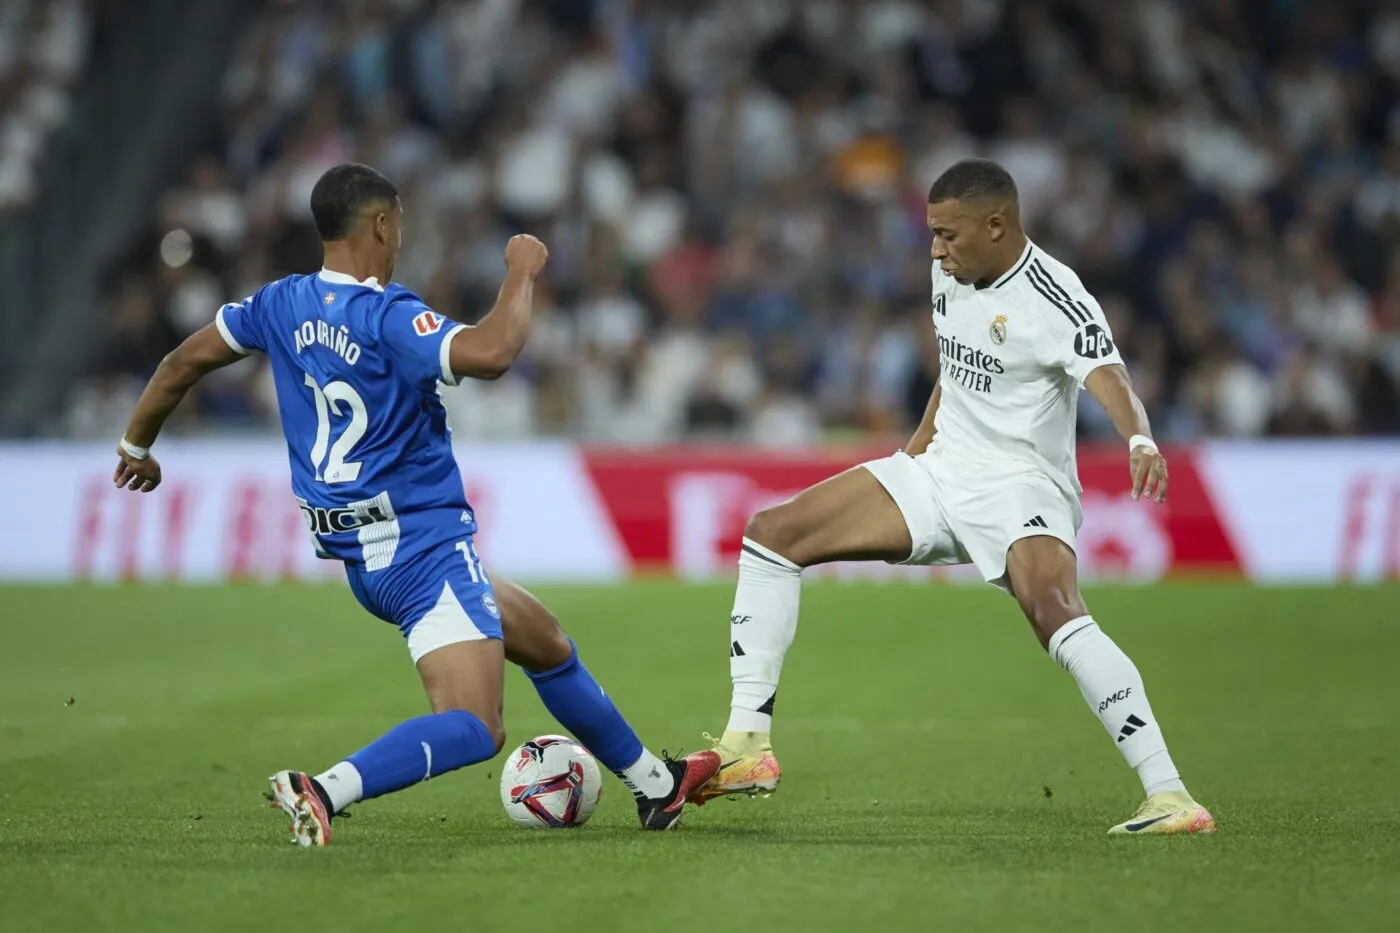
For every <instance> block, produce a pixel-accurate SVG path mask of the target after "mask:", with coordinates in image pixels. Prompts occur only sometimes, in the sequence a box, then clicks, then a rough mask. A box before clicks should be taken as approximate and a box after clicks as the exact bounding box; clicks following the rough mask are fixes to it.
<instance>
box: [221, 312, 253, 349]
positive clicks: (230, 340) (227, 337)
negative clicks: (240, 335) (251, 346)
mask: <svg viewBox="0 0 1400 933" xmlns="http://www.w3.org/2000/svg"><path fill="white" fill-rule="evenodd" d="M227 307H228V305H224V306H223V308H220V309H219V313H218V314H215V315H214V326H215V327H217V328H218V329H219V336H220V337H222V338H224V343H226V344H228V348H229V349H230V350H232V351H233V352H234V353H241V354H242V355H243V356H247V355H248V348H247V347H245V346H243V344H241V343H239V342H238V340H237V339H236V338H235V337H234V336H233V331H231V330H229V329H228V324H227V323H225V321H224V308H227Z"/></svg>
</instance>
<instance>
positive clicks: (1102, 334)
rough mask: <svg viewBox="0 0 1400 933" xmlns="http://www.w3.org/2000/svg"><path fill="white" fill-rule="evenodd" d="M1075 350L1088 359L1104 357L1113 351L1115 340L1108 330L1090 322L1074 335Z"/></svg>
mask: <svg viewBox="0 0 1400 933" xmlns="http://www.w3.org/2000/svg"><path fill="white" fill-rule="evenodd" d="M1074 352H1075V353H1078V354H1079V355H1080V356H1082V357H1084V358H1085V359H1087V360H1099V359H1103V358H1104V357H1105V356H1108V355H1109V354H1111V353H1112V352H1113V341H1112V340H1110V339H1109V336H1108V332H1107V331H1105V330H1104V329H1103V328H1102V327H1100V326H1099V325H1098V324H1095V323H1093V322H1090V323H1088V324H1085V325H1084V327H1083V328H1081V329H1080V331H1079V333H1077V334H1075V335H1074Z"/></svg>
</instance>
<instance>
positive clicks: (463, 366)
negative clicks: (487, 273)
mask: <svg viewBox="0 0 1400 933" xmlns="http://www.w3.org/2000/svg"><path fill="white" fill-rule="evenodd" d="M548 260H549V251H548V250H547V249H545V246H544V244H543V243H541V242H540V241H539V240H537V239H535V238H534V237H532V236H525V235H523V234H522V235H520V236H514V237H511V239H510V242H509V243H507V244H506V279H505V281H504V282H503V283H502V284H501V291H500V293H499V294H498V295H497V296H496V304H495V306H493V307H492V308H491V311H490V312H489V313H488V314H487V315H486V317H484V318H482V319H481V323H479V324H477V325H476V326H475V327H468V328H466V329H465V330H462V331H460V332H459V333H458V334H457V336H455V337H453V338H452V349H451V355H450V356H449V358H448V359H449V361H450V363H451V366H452V372H453V373H455V374H456V375H457V376H459V377H462V376H470V377H471V378H473V379H499V378H500V377H501V376H503V375H505V373H506V370H508V369H510V367H511V364H512V363H514V362H515V358H516V357H517V356H519V355H520V351H521V350H522V349H524V348H525V340H526V339H527V338H528V337H529V336H530V322H531V319H532V317H533V311H534V304H535V279H536V278H538V277H539V274H540V272H541V271H543V270H544V264H545V263H546V262H547V261H548Z"/></svg>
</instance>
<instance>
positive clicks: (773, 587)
mask: <svg viewBox="0 0 1400 933" xmlns="http://www.w3.org/2000/svg"><path fill="white" fill-rule="evenodd" d="M801 595H802V568H801V567H799V566H797V565H796V564H794V563H793V562H792V561H790V560H788V559H787V558H786V557H783V556H782V555H780V554H777V553H775V552H773V551H770V550H769V549H768V548H766V547H764V546H763V545H761V544H758V543H756V542H754V541H750V540H749V539H748V538H745V539H744V549H743V551H741V552H740V554H739V586H738V587H737V588H736V590H735V592H734V612H733V614H731V615H730V617H729V679H730V680H732V681H733V682H734V694H733V699H732V700H731V701H730V704H729V705H730V712H729V726H728V729H727V730H726V731H727V732H731V733H733V732H758V733H762V734H764V735H766V734H767V733H769V732H770V731H772V728H773V701H774V700H775V699H776V698H777V695H778V675H779V674H780V673H782V669H783V655H785V654H787V650H788V648H790V647H791V646H792V639H793V637H794V636H796V634H797V603H798V599H799V598H800V596H801Z"/></svg>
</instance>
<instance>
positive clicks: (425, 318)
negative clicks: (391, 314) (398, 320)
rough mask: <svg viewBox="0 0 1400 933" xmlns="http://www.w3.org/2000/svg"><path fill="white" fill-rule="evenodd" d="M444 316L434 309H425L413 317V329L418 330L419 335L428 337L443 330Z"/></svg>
mask: <svg viewBox="0 0 1400 933" xmlns="http://www.w3.org/2000/svg"><path fill="white" fill-rule="evenodd" d="M442 322H443V317H442V315H441V314H438V313H436V312H433V311H424V312H423V313H422V314H420V315H418V316H417V317H416V318H414V319H413V329H414V330H415V331H417V332H418V336H419V337H427V336H428V335H430V334H436V333H437V332H438V331H440V330H442Z"/></svg>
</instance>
